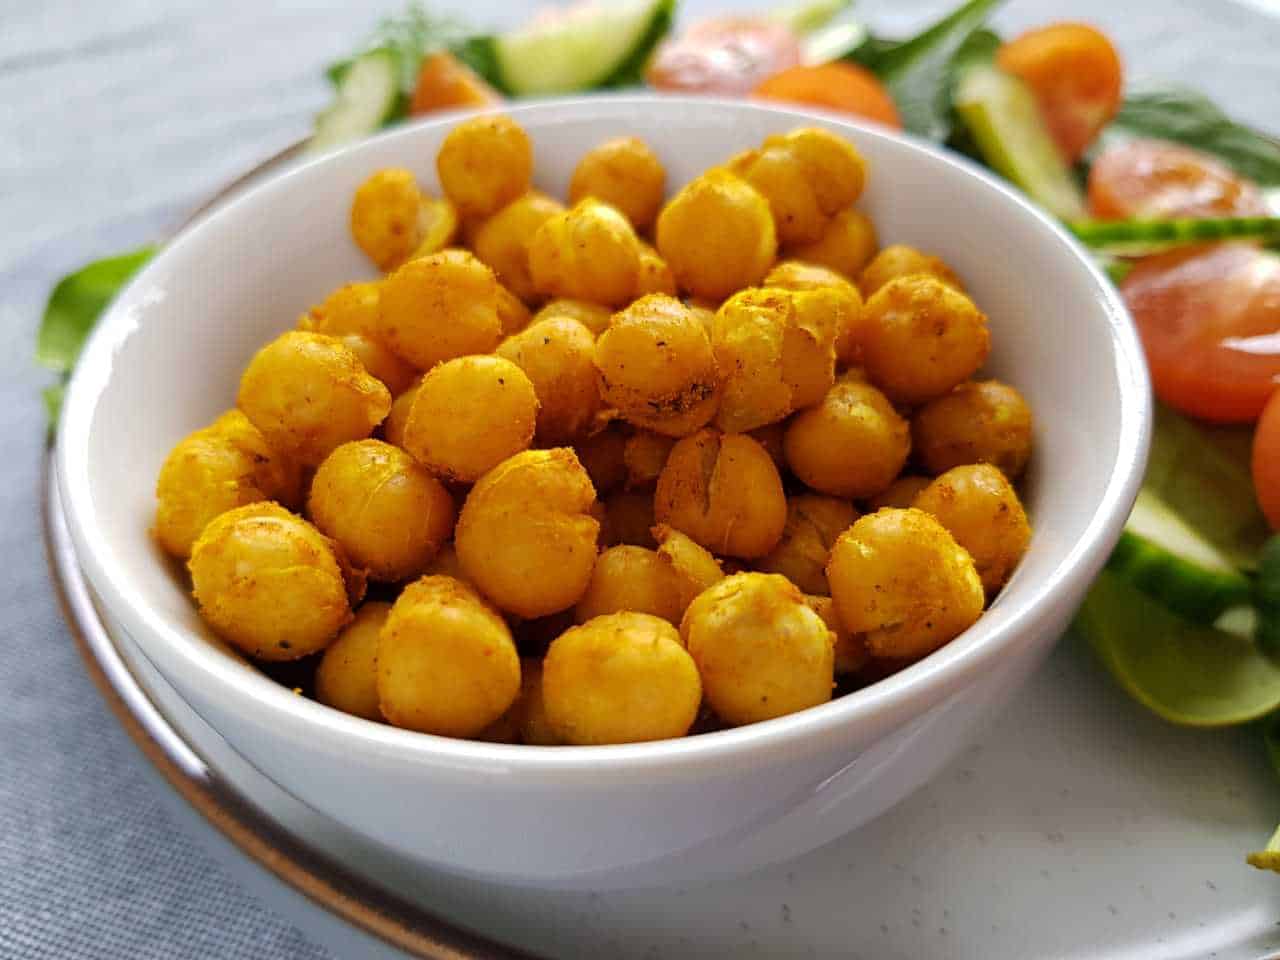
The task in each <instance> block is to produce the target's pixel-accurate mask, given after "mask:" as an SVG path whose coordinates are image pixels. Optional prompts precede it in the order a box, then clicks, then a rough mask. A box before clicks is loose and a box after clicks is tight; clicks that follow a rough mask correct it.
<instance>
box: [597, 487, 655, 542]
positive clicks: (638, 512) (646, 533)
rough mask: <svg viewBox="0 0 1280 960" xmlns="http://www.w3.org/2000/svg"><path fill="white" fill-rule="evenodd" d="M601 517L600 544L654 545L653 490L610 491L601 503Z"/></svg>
mask: <svg viewBox="0 0 1280 960" xmlns="http://www.w3.org/2000/svg"><path fill="white" fill-rule="evenodd" d="M602 506H603V510H604V518H603V520H602V522H601V527H600V544H601V545H602V546H605V547H615V546H617V545H618V544H630V545H632V546H634V547H653V546H655V543H654V540H653V532H652V531H653V524H654V517H653V492H652V491H651V490H643V491H639V490H621V491H618V492H617V493H613V494H610V495H609V496H608V497H606V498H605V499H604V501H603V503H602Z"/></svg>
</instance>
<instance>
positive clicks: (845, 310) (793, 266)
mask: <svg viewBox="0 0 1280 960" xmlns="http://www.w3.org/2000/svg"><path fill="white" fill-rule="evenodd" d="M764 285H765V286H766V287H781V288H782V289H783V290H796V291H799V290H825V291H827V296H829V297H830V298H831V309H832V310H833V312H834V313H835V315H836V361H837V362H838V363H839V364H840V365H841V366H846V367H847V366H856V365H857V364H858V363H859V362H861V360H862V294H861V293H859V292H858V288H857V287H855V286H854V285H853V284H852V283H850V282H849V281H848V280H846V279H845V278H844V277H842V276H841V275H840V274H838V273H836V272H835V271H834V270H832V269H830V268H829V267H823V266H819V265H817V264H813V263H804V262H802V261H800V260H785V261H783V262H782V263H780V264H778V265H777V266H776V267H774V268H773V269H772V270H770V271H769V275H768V276H767V277H765V278H764Z"/></svg>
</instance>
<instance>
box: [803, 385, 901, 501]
mask: <svg viewBox="0 0 1280 960" xmlns="http://www.w3.org/2000/svg"><path fill="white" fill-rule="evenodd" d="M782 443H783V450H784V451H785V452H786V455H787V465H788V466H790V467H791V472H792V473H794V474H795V475H796V476H797V477H798V478H799V479H800V480H801V481H802V482H803V483H804V484H805V485H807V486H810V487H812V488H813V489H814V490H818V491H821V492H822V493H827V494H830V495H831V496H833V497H845V498H848V499H859V498H862V497H873V496H875V495H876V494H878V493H880V492H881V491H883V490H884V489H886V488H887V487H888V486H889V484H891V483H892V482H893V480H894V478H895V477H897V475H898V474H899V473H900V472H901V470H902V466H903V464H905V463H906V462H907V454H909V453H910V452H911V430H910V428H909V427H908V426H907V421H905V420H903V419H902V417H900V416H898V413H897V411H896V410H894V409H893V405H892V404H891V403H889V401H888V399H887V398H886V397H885V395H884V394H883V393H881V392H880V391H879V390H877V389H876V388H875V387H873V386H871V385H870V384H869V383H863V382H862V381H860V380H857V379H855V378H853V377H848V376H846V377H842V378H841V379H840V380H838V381H836V384H835V386H833V387H832V388H831V389H830V390H829V391H828V392H827V395H826V397H824V398H823V400H822V402H821V403H820V404H818V405H817V406H816V407H810V408H809V409H808V410H802V411H801V412H800V413H798V414H796V416H795V417H794V418H793V419H792V420H791V423H790V424H789V425H788V426H787V432H786V434H785V436H784V437H783V441H782Z"/></svg>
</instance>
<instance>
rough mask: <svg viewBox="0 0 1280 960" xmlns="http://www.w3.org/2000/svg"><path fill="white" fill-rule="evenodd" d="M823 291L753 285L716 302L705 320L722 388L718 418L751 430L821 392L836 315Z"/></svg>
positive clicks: (734, 428)
mask: <svg viewBox="0 0 1280 960" xmlns="http://www.w3.org/2000/svg"><path fill="white" fill-rule="evenodd" d="M828 296H829V294H828V293H827V292H826V291H822V290H815V291H807V290H806V291H800V292H792V291H790V290H780V289H777V288H773V287H758V288H752V289H749V290H743V291H742V292H741V293H738V294H735V295H734V296H732V297H730V298H729V299H728V300H726V301H725V302H724V303H723V304H722V305H721V307H720V309H719V310H718V311H717V312H716V317H715V321H714V322H713V324H712V327H711V345H712V349H713V350H714V352H715V362H716V368H717V369H718V370H719V371H720V375H721V390H722V393H721V398H720V410H719V412H718V413H717V415H716V425H717V426H719V427H720V428H721V429H722V430H726V431H730V432H733V433H738V432H742V431H745V430H752V429H754V428H755V427H760V426H764V425H765V424H768V423H776V422H777V421H779V420H781V419H783V418H784V417H786V416H787V415H789V414H790V413H792V412H793V411H795V410H798V409H800V408H801V407H805V406H809V405H811V404H814V403H817V402H818V401H819V400H821V399H822V397H823V396H824V395H825V394H826V392H827V390H828V389H829V388H830V387H831V384H832V382H833V381H834V379H835V363H836V355H835V332H836V324H837V322H838V320H837V317H836V313H835V311H834V310H832V309H828V307H829V306H830V305H829V304H827V303H826V302H825V301H826V299H827V298H828Z"/></svg>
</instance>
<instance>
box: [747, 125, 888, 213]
mask: <svg viewBox="0 0 1280 960" xmlns="http://www.w3.org/2000/svg"><path fill="white" fill-rule="evenodd" d="M764 146H765V148H766V149H767V148H771V147H775V146H781V147H783V148H785V149H786V150H787V151H789V152H790V154H791V156H792V157H793V158H794V159H795V161H796V163H798V164H799V165H800V167H801V168H802V169H803V171H804V176H805V179H806V180H807V181H808V183H809V184H810V185H811V186H812V188H813V190H814V193H815V194H816V195H817V200H818V206H819V208H820V209H821V210H822V212H823V213H824V214H826V215H827V216H833V215H834V214H836V213H839V212H840V211H841V210H844V209H845V208H846V207H848V206H849V204H851V203H853V202H854V201H855V200H857V199H858V198H859V197H860V196H862V190H863V187H864V186H866V182H867V162H866V161H865V160H864V159H863V158H862V154H860V153H859V152H858V149H857V148H856V147H855V146H854V145H853V144H852V143H850V142H849V141H848V140H846V139H844V137H841V136H838V135H837V134H834V133H832V132H831V131H830V130H824V129H823V128H822V127H797V128H796V129H795V130H791V131H788V132H787V133H783V134H772V135H770V136H768V137H766V138H765V141H764Z"/></svg>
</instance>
